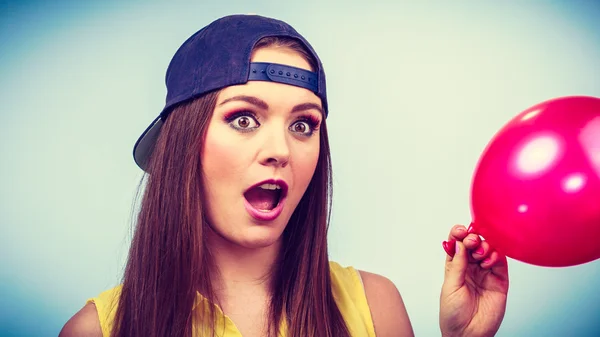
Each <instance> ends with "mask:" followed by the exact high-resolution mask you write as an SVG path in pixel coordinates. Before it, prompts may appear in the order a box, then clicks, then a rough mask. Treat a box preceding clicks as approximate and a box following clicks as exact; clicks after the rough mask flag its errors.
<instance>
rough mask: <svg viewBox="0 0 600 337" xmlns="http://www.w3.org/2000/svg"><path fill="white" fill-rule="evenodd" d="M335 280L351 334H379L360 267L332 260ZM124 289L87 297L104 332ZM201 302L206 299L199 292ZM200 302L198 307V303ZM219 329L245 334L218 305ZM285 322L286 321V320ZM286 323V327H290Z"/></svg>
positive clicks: (232, 335)
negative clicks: (94, 308)
mask: <svg viewBox="0 0 600 337" xmlns="http://www.w3.org/2000/svg"><path fill="white" fill-rule="evenodd" d="M329 266H330V271H331V282H332V284H331V285H332V290H333V297H334V299H335V301H336V303H337V305H338V308H339V310H340V312H341V314H342V317H343V318H344V320H345V322H346V325H347V326H348V329H349V330H350V335H351V336H356V337H358V336H360V337H375V329H374V327H373V321H372V319H371V311H370V310H369V306H368V304H367V298H366V296H365V292H364V287H363V284H362V281H361V278H360V275H359V273H358V271H357V270H356V269H354V268H352V267H345V268H344V267H342V266H340V265H339V264H338V263H336V262H330V263H329ZM120 293H121V286H120V285H119V286H116V287H114V288H112V289H110V290H107V291H104V292H102V293H101V294H100V295H98V296H97V297H94V298H90V299H88V300H87V303H94V304H95V305H96V310H97V311H98V318H99V320H100V326H101V327H102V335H103V336H104V337H109V336H110V331H111V330H112V325H113V320H114V315H115V312H116V308H117V304H118V298H119V295H120ZM198 297H199V298H198V300H197V304H198V303H199V302H200V301H203V300H204V297H202V296H201V295H200V294H198ZM197 304H196V307H197ZM216 313H217V322H216V323H217V324H215V328H216V329H217V331H216V335H217V336H219V337H242V334H241V333H240V332H239V331H238V329H237V328H236V326H235V324H234V323H233V321H231V319H230V318H229V317H227V315H225V314H223V312H222V311H221V310H220V309H219V308H218V307H217V310H216ZM283 325H285V321H284V323H283ZM199 328H200V327H196V328H195V329H194V330H195V332H194V335H195V336H198V335H199V332H200V331H199ZM286 330H287V329H286V327H285V326H284V327H282V331H284V332H285V331H286ZM284 336H285V334H284Z"/></svg>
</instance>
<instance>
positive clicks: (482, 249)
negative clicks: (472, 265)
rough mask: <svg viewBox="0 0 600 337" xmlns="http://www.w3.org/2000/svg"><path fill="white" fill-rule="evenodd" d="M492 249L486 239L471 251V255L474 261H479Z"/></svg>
mask: <svg viewBox="0 0 600 337" xmlns="http://www.w3.org/2000/svg"><path fill="white" fill-rule="evenodd" d="M491 251H492V249H491V247H490V244H489V243H487V242H486V241H482V242H481V244H479V246H478V247H477V248H476V249H475V250H474V251H473V252H472V253H471V257H472V258H473V259H474V260H475V261H481V260H483V259H485V258H487V257H488V256H489V254H490V252H491Z"/></svg>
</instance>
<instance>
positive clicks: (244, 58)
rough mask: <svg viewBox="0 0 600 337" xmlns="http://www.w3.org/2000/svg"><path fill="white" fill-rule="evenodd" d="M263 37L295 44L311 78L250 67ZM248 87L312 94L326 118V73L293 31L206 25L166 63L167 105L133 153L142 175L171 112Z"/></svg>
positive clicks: (225, 21) (239, 19)
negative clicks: (308, 62)
mask: <svg viewBox="0 0 600 337" xmlns="http://www.w3.org/2000/svg"><path fill="white" fill-rule="evenodd" d="M265 37H289V38H293V39H296V40H297V41H299V42H300V43H301V44H303V45H304V47H305V48H306V49H307V51H308V52H309V53H310V54H311V56H312V57H313V58H314V59H315V61H316V63H317V69H315V71H314V72H312V71H307V70H305V69H299V68H295V67H291V66H288V65H283V64H275V63H265V62H250V57H251V54H252V49H253V48H254V46H255V44H256V43H257V42H258V41H259V40H261V39H262V38H265ZM248 81H271V82H277V83H284V84H289V85H295V86H299V87H302V88H306V89H309V90H311V91H313V92H314V93H315V94H316V95H317V96H318V97H320V98H321V101H322V105H323V111H324V112H325V116H327V114H328V106H327V94H326V87H325V72H324V70H323V65H322V63H321V60H320V59H319V57H318V56H317V53H316V52H315V50H314V49H313V47H312V46H311V45H310V43H309V42H308V41H307V40H306V39H305V38H304V37H303V36H302V35H301V34H300V33H298V32H297V31H296V30H295V29H294V28H293V27H292V26H290V25H289V24H287V23H286V22H283V21H281V20H277V19H273V18H269V17H265V16H260V15H254V14H252V15H230V16H225V17H222V18H220V19H217V20H215V21H213V22H211V23H210V24H209V25H207V26H206V27H204V28H202V29H200V30H199V31H198V32H196V33H195V34H193V35H192V36H191V37H189V38H188V39H187V40H186V41H185V42H184V43H183V44H182V45H181V46H180V47H179V49H178V50H177V51H176V53H175V55H174V56H173V58H172V59H171V62H170V64H169V67H168V68H167V74H166V78H165V83H166V87H167V97H166V104H165V106H164V108H163V110H162V111H161V112H160V114H159V115H158V117H156V118H155V119H154V121H152V123H151V124H150V126H148V128H146V130H145V131H144V132H143V133H142V135H141V136H140V137H139V139H138V140H137V142H136V143H135V146H134V149H133V157H134V160H135V162H136V164H137V165H138V166H139V167H140V168H141V169H142V170H144V171H146V170H147V165H148V159H149V157H150V156H151V154H152V151H153V149H154V145H155V143H156V140H157V139H158V136H159V134H160V130H161V128H162V125H163V123H164V121H165V120H166V118H167V117H168V116H169V113H170V112H171V111H172V110H173V108H174V107H175V106H177V105H178V104H181V103H183V102H186V101H189V100H191V99H194V98H197V97H199V96H201V95H203V94H206V93H208V92H211V91H213V90H217V89H221V88H224V87H228V86H232V85H239V84H244V83H246V82H248Z"/></svg>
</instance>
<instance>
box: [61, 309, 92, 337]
mask: <svg viewBox="0 0 600 337" xmlns="http://www.w3.org/2000/svg"><path fill="white" fill-rule="evenodd" d="M58 337H102V328H101V327H100V320H99V319H98V311H97V310H96V306H95V305H94V304H91V303H90V304H86V305H85V306H84V307H83V308H82V309H81V310H79V311H78V312H77V313H76V314H75V315H73V317H71V319H69V321H67V323H66V324H65V326H64V327H63V328H62V330H61V331H60V334H59V335H58Z"/></svg>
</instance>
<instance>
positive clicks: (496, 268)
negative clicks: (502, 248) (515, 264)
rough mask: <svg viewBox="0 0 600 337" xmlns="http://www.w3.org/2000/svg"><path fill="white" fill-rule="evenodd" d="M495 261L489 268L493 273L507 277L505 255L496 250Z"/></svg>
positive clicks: (503, 277)
mask: <svg viewBox="0 0 600 337" xmlns="http://www.w3.org/2000/svg"><path fill="white" fill-rule="evenodd" d="M496 254H497V257H496V262H494V263H493V264H492V265H491V266H490V269H491V270H492V273H493V274H494V275H497V276H498V277H500V278H502V279H504V280H507V279H508V261H507V260H506V256H504V255H502V254H500V253H498V252H496Z"/></svg>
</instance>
